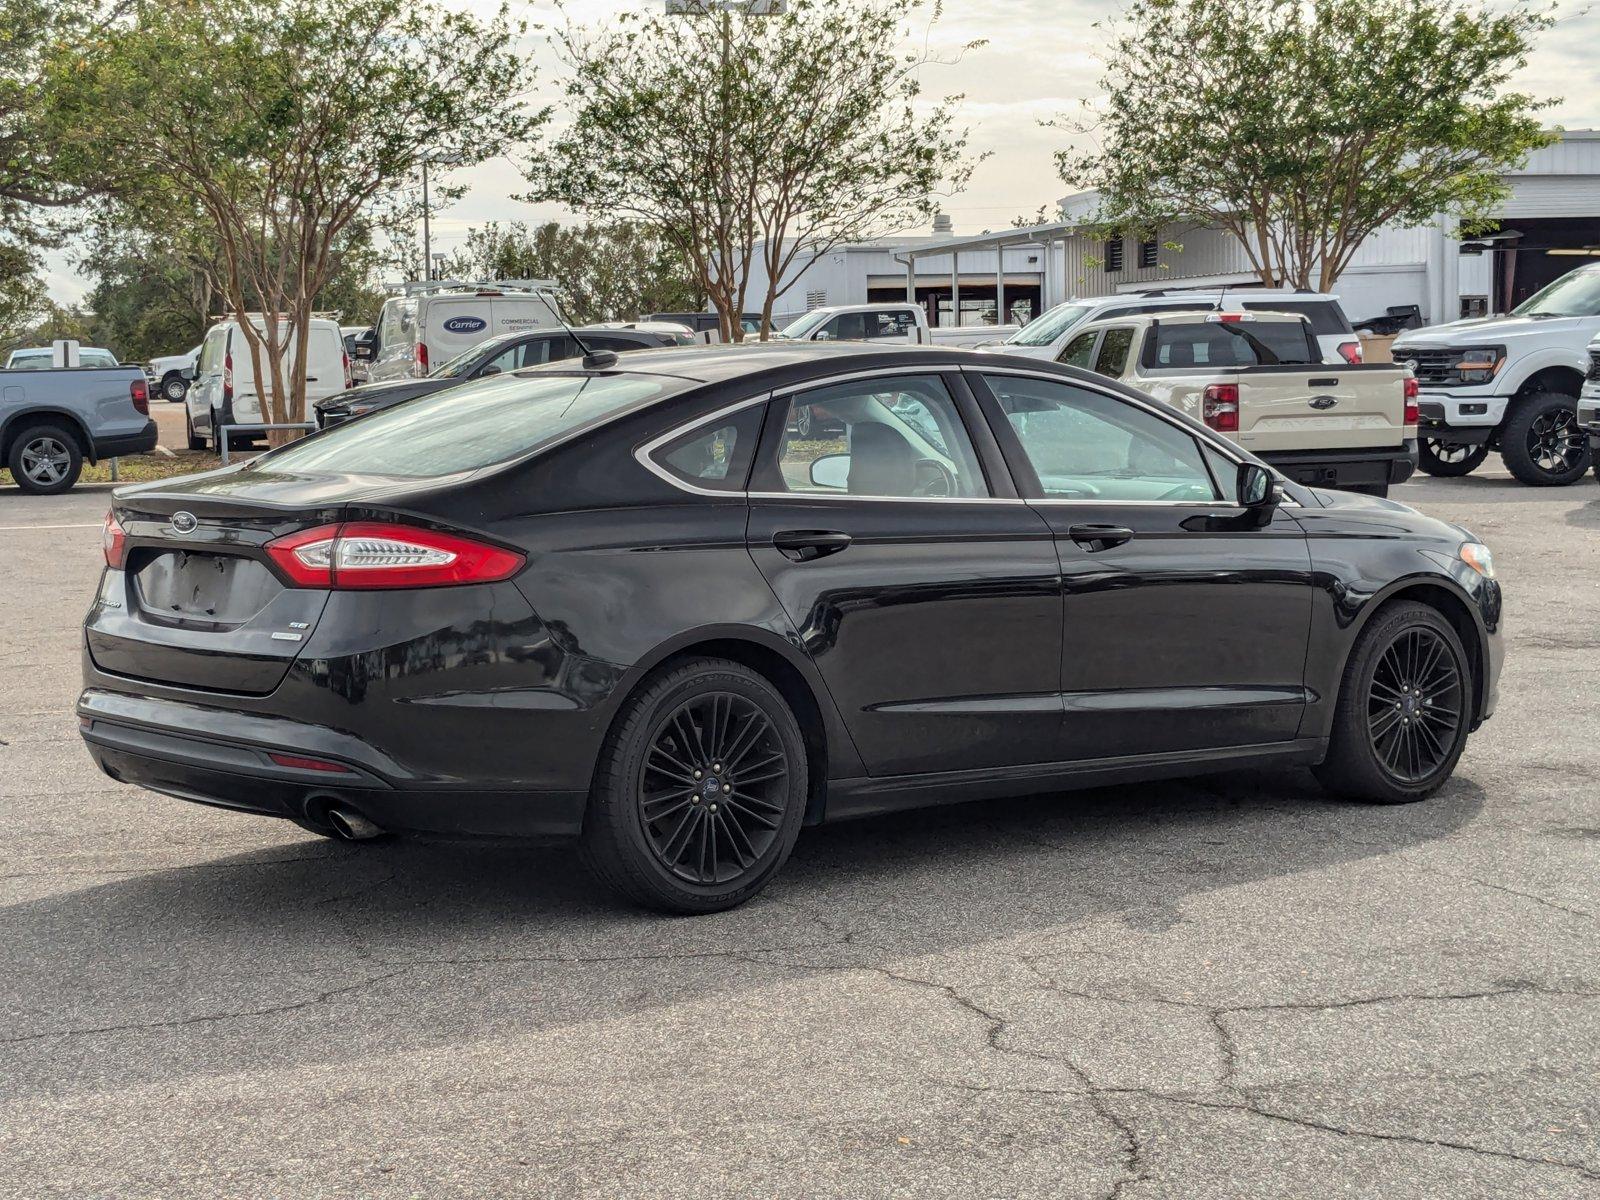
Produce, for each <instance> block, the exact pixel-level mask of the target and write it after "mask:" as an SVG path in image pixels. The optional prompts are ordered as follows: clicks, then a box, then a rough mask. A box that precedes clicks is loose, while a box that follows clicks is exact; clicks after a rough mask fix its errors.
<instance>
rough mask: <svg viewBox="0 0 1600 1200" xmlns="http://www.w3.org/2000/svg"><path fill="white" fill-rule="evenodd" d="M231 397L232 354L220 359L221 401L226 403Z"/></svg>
mask: <svg viewBox="0 0 1600 1200" xmlns="http://www.w3.org/2000/svg"><path fill="white" fill-rule="evenodd" d="M232 399H233V355H232V354H230V355H228V357H226V358H224V359H223V360H222V402H223V403H224V404H227V403H228V402H229V401H230V400H232Z"/></svg>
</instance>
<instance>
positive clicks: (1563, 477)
mask: <svg viewBox="0 0 1600 1200" xmlns="http://www.w3.org/2000/svg"><path fill="white" fill-rule="evenodd" d="M1500 455H1501V457H1502V458H1504V459H1505V461H1506V470H1508V471H1510V472H1511V473H1512V474H1513V475H1515V476H1516V477H1517V478H1518V479H1520V480H1521V481H1522V482H1523V483H1526V484H1531V485H1532V486H1534V487H1564V486H1566V485H1567V484H1569V483H1576V482H1577V481H1578V480H1580V479H1582V478H1583V477H1584V475H1585V474H1587V473H1588V470H1589V439H1588V437H1587V436H1585V434H1584V432H1583V430H1582V429H1581V428H1580V427H1579V425H1578V402H1577V401H1576V400H1575V399H1573V398H1572V397H1571V396H1565V395H1562V394H1561V393H1560V392H1535V393H1534V394H1533V395H1531V396H1524V397H1522V398H1521V399H1519V400H1516V401H1513V403H1512V409H1511V415H1510V416H1508V417H1507V418H1506V424H1505V429H1504V430H1503V431H1502V433H1501V435H1500Z"/></svg>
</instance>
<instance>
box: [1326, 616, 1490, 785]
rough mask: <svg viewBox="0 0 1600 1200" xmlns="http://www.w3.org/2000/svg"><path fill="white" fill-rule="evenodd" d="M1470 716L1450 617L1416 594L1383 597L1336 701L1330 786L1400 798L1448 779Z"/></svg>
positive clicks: (1466, 672) (1463, 664)
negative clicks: (1408, 597) (1396, 599)
mask: <svg viewBox="0 0 1600 1200" xmlns="http://www.w3.org/2000/svg"><path fill="white" fill-rule="evenodd" d="M1471 724H1472V669H1471V666H1470V665H1469V663H1468V660H1467V655H1466V651H1465V650H1464V649H1463V648H1462V645H1461V639H1460V637H1458V636H1457V634H1456V631H1455V629H1454V628H1453V627H1452V626H1451V624H1450V622H1448V621H1446V620H1445V619H1444V617H1443V616H1441V615H1440V614H1439V612H1438V610H1437V609H1433V608H1429V607H1428V606H1427V605H1426V604H1418V603H1416V602H1414V601H1400V602H1398V603H1394V604H1389V605H1386V606H1385V607H1384V608H1383V609H1382V610H1381V611H1380V612H1378V613H1377V614H1376V615H1374V616H1373V618H1372V620H1371V621H1370V622H1369V623H1368V625H1367V627H1366V628H1365V629H1363V630H1362V631H1361V635H1360V636H1359V637H1358V638H1357V639H1356V644H1355V647H1354V648H1353V649H1352V650H1351V652H1350V660H1349V662H1348V663H1346V665H1345V671H1344V679H1343V681H1342V683H1341V684H1340V687H1339V700H1338V704H1337V705H1336V707H1335V709H1334V717H1333V730H1332V736H1331V737H1330V739H1329V742H1328V757H1327V758H1326V759H1325V760H1324V761H1323V762H1322V764H1321V765H1320V766H1318V767H1317V768H1316V773H1317V777H1318V778H1319V779H1320V780H1321V781H1322V783H1323V785H1324V786H1325V787H1327V788H1328V789H1329V790H1330V791H1333V792H1337V793H1338V794H1340V795H1342V796H1348V797H1349V798H1351V799H1353V800H1367V801H1372V802H1374V803H1379V804H1406V803H1410V802H1411V801H1413V800H1423V799H1426V798H1427V797H1428V796H1431V795H1432V794H1433V793H1434V792H1435V791H1437V790H1438V789H1439V788H1440V787H1441V786H1442V785H1443V784H1444V782H1445V780H1447V779H1449V778H1450V774H1451V772H1452V771H1454V770H1455V767H1456V762H1457V761H1458V760H1459V759H1460V757H1461V751H1462V750H1463V749H1464V748H1465V747H1466V744H1467V732H1468V730H1469V728H1470V726H1471Z"/></svg>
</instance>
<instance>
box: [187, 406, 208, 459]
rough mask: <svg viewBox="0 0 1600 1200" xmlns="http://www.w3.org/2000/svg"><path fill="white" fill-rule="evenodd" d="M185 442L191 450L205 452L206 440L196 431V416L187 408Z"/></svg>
mask: <svg viewBox="0 0 1600 1200" xmlns="http://www.w3.org/2000/svg"><path fill="white" fill-rule="evenodd" d="M183 440H184V444H185V445H186V446H188V447H189V449H191V450H204V449H205V448H206V440H205V438H203V437H201V436H200V435H199V434H198V433H196V432H195V431H194V414H193V413H192V412H190V411H189V410H188V408H185V409H184V410H183Z"/></svg>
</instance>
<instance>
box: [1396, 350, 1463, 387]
mask: <svg viewBox="0 0 1600 1200" xmlns="http://www.w3.org/2000/svg"><path fill="white" fill-rule="evenodd" d="M1394 360H1395V362H1397V363H1399V364H1400V365H1401V366H1410V367H1411V373H1412V374H1413V375H1415V376H1416V377H1417V382H1418V383H1421V384H1432V385H1434V386H1435V387H1452V386H1458V385H1459V384H1460V383H1461V376H1459V375H1457V374H1456V372H1455V365H1456V363H1457V362H1459V361H1460V360H1461V352H1460V351H1459V350H1422V349H1418V348H1416V347H1412V346H1408V347H1406V348H1405V349H1404V350H1401V351H1398V352H1397V353H1396V354H1395V356H1394Z"/></svg>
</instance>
